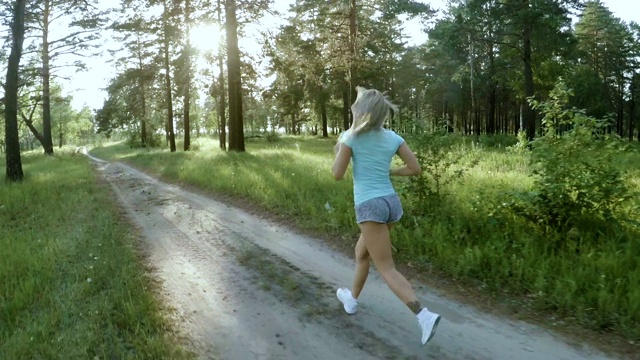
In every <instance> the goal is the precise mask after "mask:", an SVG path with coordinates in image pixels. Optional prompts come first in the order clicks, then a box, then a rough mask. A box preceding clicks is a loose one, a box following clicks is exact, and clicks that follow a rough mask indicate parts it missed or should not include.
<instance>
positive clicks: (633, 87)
mask: <svg viewBox="0 0 640 360" xmlns="http://www.w3.org/2000/svg"><path fill="white" fill-rule="evenodd" d="M636 76H637V74H636V72H635V71H634V72H633V75H632V76H631V86H630V89H629V92H630V93H631V100H630V101H629V102H630V104H629V141H631V140H633V131H634V130H635V129H634V127H635V120H636V118H635V116H636V114H635V113H636Z"/></svg>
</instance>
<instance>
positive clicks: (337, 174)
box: [331, 142, 351, 180]
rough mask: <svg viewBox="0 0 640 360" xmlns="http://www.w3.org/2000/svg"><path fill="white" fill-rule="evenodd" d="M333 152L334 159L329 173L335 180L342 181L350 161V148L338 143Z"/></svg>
mask: <svg viewBox="0 0 640 360" xmlns="http://www.w3.org/2000/svg"><path fill="white" fill-rule="evenodd" d="M333 150H334V152H335V153H336V158H335V160H334V161H333V166H332V168H331V172H332V173H333V177H334V178H335V179H336V180H342V178H343V177H344V174H345V173H346V172H347V167H348V166H349V162H350V161H351V148H350V147H348V146H347V145H345V144H344V143H341V142H339V143H337V144H336V146H335V147H334V149H333Z"/></svg>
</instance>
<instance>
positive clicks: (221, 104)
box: [218, 0, 227, 151]
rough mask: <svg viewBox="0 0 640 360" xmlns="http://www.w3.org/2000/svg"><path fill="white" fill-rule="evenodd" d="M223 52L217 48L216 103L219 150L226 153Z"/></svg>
mask: <svg viewBox="0 0 640 360" xmlns="http://www.w3.org/2000/svg"><path fill="white" fill-rule="evenodd" d="M220 1H221V0H218V24H222V4H221V3H220ZM223 56H224V52H223V51H222V46H220V47H219V48H218V69H219V70H220V73H219V75H218V83H219V85H218V86H219V92H220V100H219V101H218V117H219V118H220V122H219V124H220V125H219V127H220V128H219V130H220V149H222V151H227V117H226V110H227V104H226V96H225V88H224V58H223Z"/></svg>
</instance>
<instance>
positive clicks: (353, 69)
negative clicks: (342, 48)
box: [349, 0, 358, 124]
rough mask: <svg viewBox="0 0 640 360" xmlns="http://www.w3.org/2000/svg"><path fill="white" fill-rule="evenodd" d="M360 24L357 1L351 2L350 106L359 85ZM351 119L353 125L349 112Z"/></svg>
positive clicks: (350, 114) (350, 115)
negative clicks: (358, 43) (358, 39)
mask: <svg viewBox="0 0 640 360" xmlns="http://www.w3.org/2000/svg"><path fill="white" fill-rule="evenodd" d="M357 38H358V23H357V8H356V0H350V2H349V53H350V55H351V58H350V60H349V85H350V86H349V96H350V98H349V104H353V102H354V101H356V86H357V85H358V83H357V81H358V74H357V71H358V70H357V61H356V59H357V56H358V50H357V48H358V46H357V41H356V40H357ZM349 118H350V119H351V124H353V121H354V119H353V113H352V112H350V111H349Z"/></svg>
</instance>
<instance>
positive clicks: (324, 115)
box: [320, 96, 329, 138]
mask: <svg viewBox="0 0 640 360" xmlns="http://www.w3.org/2000/svg"><path fill="white" fill-rule="evenodd" d="M320 116H321V117H322V137H323V138H327V137H329V131H328V129H327V127H328V122H327V99H326V98H325V97H324V96H323V97H322V100H321V102H320Z"/></svg>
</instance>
